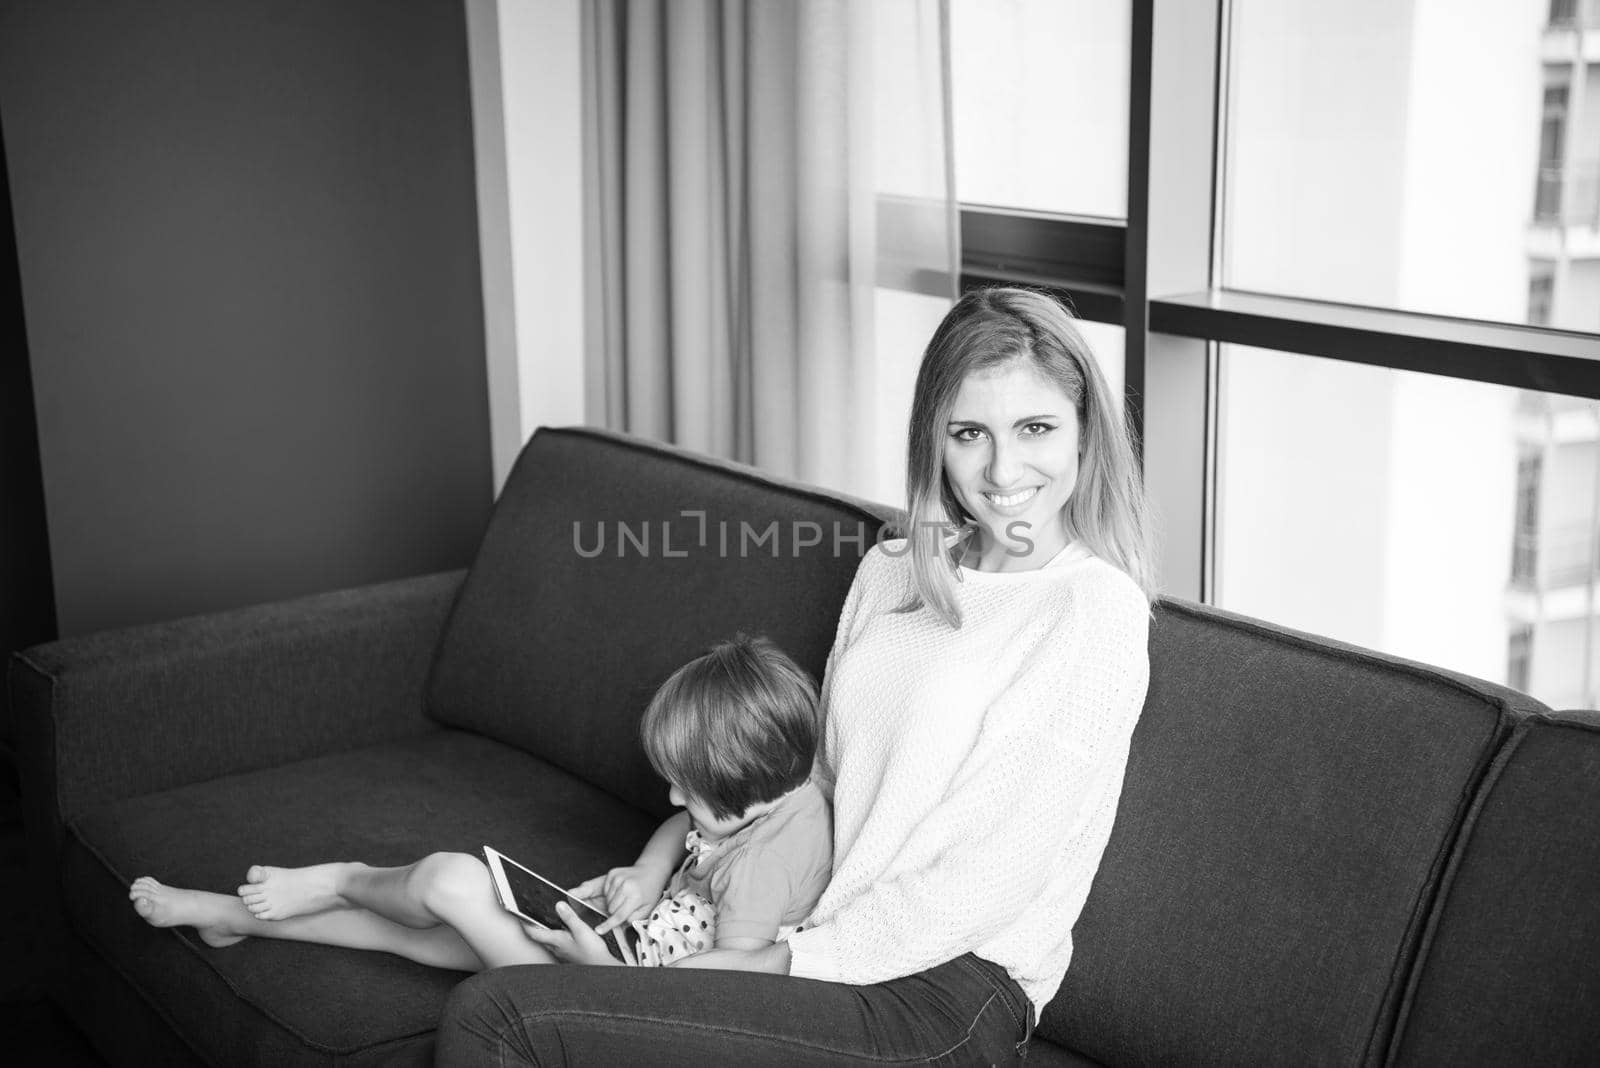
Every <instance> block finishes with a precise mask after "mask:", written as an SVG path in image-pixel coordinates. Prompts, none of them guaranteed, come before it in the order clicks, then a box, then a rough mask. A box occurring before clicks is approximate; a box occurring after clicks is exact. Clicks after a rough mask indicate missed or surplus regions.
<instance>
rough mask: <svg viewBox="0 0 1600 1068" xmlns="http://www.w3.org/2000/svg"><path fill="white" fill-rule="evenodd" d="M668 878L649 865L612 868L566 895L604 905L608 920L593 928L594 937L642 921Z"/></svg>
mask: <svg viewBox="0 0 1600 1068" xmlns="http://www.w3.org/2000/svg"><path fill="white" fill-rule="evenodd" d="M670 878H672V872H671V871H662V870H661V869H660V868H659V867H656V866H653V865H649V864H630V865H628V866H627V867H625V868H612V869H611V870H610V871H608V872H606V873H605V874H604V875H597V876H595V877H594V878H593V879H590V880H589V881H588V882H586V883H584V884H583V885H582V886H576V887H573V888H572V889H571V890H570V891H568V892H569V893H570V894H572V896H573V897H581V898H583V899H584V900H586V901H600V902H603V905H602V907H603V908H604V910H605V912H606V915H607V918H606V921H605V922H604V923H602V924H600V926H599V927H597V928H595V933H596V934H602V935H603V934H609V933H610V932H611V931H612V930H614V929H616V928H618V927H621V926H622V925H623V924H625V923H627V922H628V921H629V920H642V919H644V918H645V917H646V916H648V915H650V910H651V909H653V908H655V906H656V902H657V901H660V900H661V891H662V890H664V889H666V885H667V880H668V879H670Z"/></svg>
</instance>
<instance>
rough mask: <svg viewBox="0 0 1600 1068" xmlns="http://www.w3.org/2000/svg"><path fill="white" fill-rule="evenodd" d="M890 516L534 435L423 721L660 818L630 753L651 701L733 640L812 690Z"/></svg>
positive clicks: (656, 451) (657, 800)
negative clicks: (770, 649) (776, 655)
mask: <svg viewBox="0 0 1600 1068" xmlns="http://www.w3.org/2000/svg"><path fill="white" fill-rule="evenodd" d="M685 513H703V520H702V516H701V515H698V514H689V515H686V514H685ZM890 515H891V513H890V512H888V511H887V510H885V509H881V508H878V507H876V506H873V505H868V504H865V503H861V502H855V501H851V500H848V499H846V498H843V497H834V496H830V495H828V494H825V493H823V492H821V491H819V490H817V489H815V488H808V487H803V486H798V485H791V484H788V483H783V482H780V481H777V480H774V479H771V478H767V477H764V476H762V475H760V474H758V473H756V472H754V471H751V470H749V469H747V468H742V467H738V466H736V465H733V464H723V463H719V462H716V461H712V460H707V459H706V458H704V457H699V456H693V455H690V454H688V453H684V452H680V451H678V450H675V449H670V448H667V447H665V446H660V445H653V444H648V443H645V442H642V441H639V440H637V439H633V438H626V437H623V436H621V435H616V434H606V433H603V432H600V431H590V430H547V429H542V430H540V431H538V432H537V433H536V434H535V435H534V437H533V439H532V441H530V442H529V443H528V445H527V447H526V448H524V449H523V452H522V455H521V456H520V457H519V458H518V460H517V464H516V468H515V469H514V470H513V471H512V473H511V476H510V478H509V480H508V481H507V482H506V487H505V490H504V491H503V492H502V493H501V495H500V500H499V502H498V503H497V504H496V505H495V510H494V515H493V517H492V519H491V520H490V523H489V529H488V532H487V533H486V534H485V535H484V539H483V545H482V547H481V548H480V549H479V551H478V556H477V559H476V560H475V561H474V562H473V565H472V569H471V570H470V571H469V572H468V575H467V578H466V581H465V583H464V584H463V586H462V589H461V593H460V595H459V597H458V598H457V601H456V605H455V608H454V610H453V611H452V613H451V615H450V618H449V621H448V622H447V623H446V625H445V631H444V637H443V639H442V641H441V643H440V647H439V654H438V657H437V658H436V660H435V663H434V667H433V674H432V678H431V680H430V682H429V689H428V708H429V712H430V714H431V715H432V716H433V717H434V718H436V719H438V720H439V721H440V722H443V723H447V724H450V725H452V726H458V727H466V728H469V729H471V730H475V731H478V732H480V733H482V734H486V735H489V736H490V737H493V738H498V739H500V740H502V741H506V742H509V743H511V744H513V745H517V746H519V747H521V748H522V749H525V750H526V751H527V752H529V753H532V754H534V755H536V756H540V757H543V758H544V759H546V760H549V761H550V762H551V763H553V764H556V765H558V766H560V767H563V768H566V769H567V770H568V771H571V772H573V773H574V774H576V775H579V776H581V777H582V778H584V779H586V780H588V781H590V782H593V783H595V784H596V785H599V786H601V787H603V788H605V789H607V790H609V791H611V792H612V793H614V794H616V795H617V796H618V797H621V798H625V799H627V800H629V801H632V802H633V803H635V804H638V805H641V806H644V807H646V808H648V809H650V810H651V811H652V812H656V813H658V814H664V813H666V812H667V811H669V806H668V805H667V800H666V789H665V787H664V786H662V785H661V781H660V780H659V779H658V778H656V776H655V774H654V773H653V772H652V771H651V769H650V765H649V762H648V761H647V760H646V759H645V756H644V751H643V749H642V748H641V747H640V745H639V743H638V738H637V734H638V722H639V717H640V714H641V713H642V712H643V711H644V707H645V704H646V703H647V702H648V701H649V699H650V696H651V694H652V693H654V692H655V689H656V687H657V686H659V685H660V684H661V682H662V681H663V680H664V679H665V678H666V677H667V676H668V675H669V674H671V673H672V671H673V670H674V669H676V668H677V667H678V666H679V665H681V664H683V663H684V662H685V661H686V660H688V659H690V658H691V657H694V656H696V655H698V654H700V653H702V652H704V651H705V649H706V647H707V646H708V645H709V644H711V643H712V642H715V641H718V640H721V639H724V638H730V637H732V636H733V635H734V634H735V633H736V632H739V631H744V632H747V633H752V634H765V635H767V636H768V637H770V638H771V639H772V640H773V641H775V642H776V643H777V644H778V645H779V646H781V647H782V648H783V649H785V650H786V651H787V652H788V653H789V654H790V655H791V656H793V657H794V658H795V659H796V660H798V661H799V662H800V664H801V665H802V666H804V667H805V668H806V669H807V670H809V671H810V672H812V674H813V675H814V676H816V677H817V678H818V680H819V681H820V679H821V675H822V670H823V667H824V665H825V663H826V661H827V656H828V649H829V647H830V646H831V645H832V643H833V636H834V631H835V629H836V625H837V623H838V618H839V608H840V606H841V605H842V604H843V603H844V597H845V594H846V593H847V592H848V591H849V589H850V581H851V579H852V578H853V577H854V576H855V571H856V567H857V565H858V564H859V563H860V558H861V556H862V555H863V554H864V553H865V552H866V550H867V549H868V548H870V547H871V546H872V544H873V540H874V539H875V538H876V536H877V531H878V528H879V526H880V525H881V523H882V522H883V520H885V519H886V518H888V517H889V516H890ZM702 532H703V533H704V537H702V536H701V535H702ZM808 543H810V544H808ZM591 553H592V554H593V555H589V554H591Z"/></svg>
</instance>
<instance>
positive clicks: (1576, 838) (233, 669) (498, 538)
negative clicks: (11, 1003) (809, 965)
mask: <svg viewBox="0 0 1600 1068" xmlns="http://www.w3.org/2000/svg"><path fill="white" fill-rule="evenodd" d="M427 506H428V505H427V502H418V505H417V520H418V521H419V522H426V521H427ZM889 518H891V514H890V512H889V511H888V510H886V509H883V508H880V507H877V506H874V505H870V504H866V503H863V502H858V501H851V500H847V499H844V498H840V497H838V496H835V495H832V494H828V493H825V492H823V491H820V490H817V489H814V488H809V487H804V486H797V485H793V484H787V483H781V482H778V481H775V480H772V479H769V478H766V477H764V476H762V475H759V474H757V473H755V472H753V471H749V470H747V469H744V468H739V467H735V466H733V465H728V464H723V463H719V462H715V461H711V460H707V459H704V458H701V457H696V456H693V455H689V454H686V453H683V452H680V451H677V450H673V449H668V448H663V447H661V446H657V445H652V444H647V443H645V442H641V441H637V440H633V439H629V438H625V437H621V436H618V435H613V434H606V433H601V432H596V431H589V430H575V429H574V430H542V431H540V432H539V433H538V434H537V435H535V437H534V438H533V440H532V441H531V442H530V443H529V445H528V446H527V447H526V449H525V450H524V452H523V455H522V456H521V458H520V460H519V462H518V464H517V466H516V469H515V471H514V472H513V473H512V475H511V478H510V480H509V481H508V484H507V486H506V488H505V490H504V492H503V494H502V497H501V499H500V501H499V503H498V504H497V506H496V510H495V513H494V516H493V518H492V520H491V522H490V524H489V529H488V531H487V533H486V535H485V537H484V541H483V544H482V547H481V549H480V552H479V555H478V557H477V559H476V561H475V562H474V564H473V566H472V567H471V569H470V570H469V571H467V572H466V573H464V574H461V573H455V574H446V575H434V576H426V577H421V578H416V579H411V580H407V581H402V582H395V583H390V584H386V585H382V586H376V587H370V588H366V589H359V590H352V591H347V592H342V593H336V594H330V595H325V596H319V597H313V598H308V599H304V600H298V601H292V602H286V603H281V604H275V605H268V606H264V607H259V608H251V609H245V610H240V611H234V612H228V613H223V614H220V615H216V616H209V617H202V618H195V619H189V620H183V621H179V622H175V623H167V624H161V625H156V626H149V627H142V628H137V629H133V630H127V631H119V632H110V633H103V634H97V635H91V636H87V637H83V638H78V639H73V640H70V641H63V642H57V643H53V644H50V645H44V646H39V647H36V648H33V649H30V650H27V651H26V652H24V653H21V654H18V655H17V656H16V657H15V658H14V660H13V662H12V664H11V667H10V673H9V689H10V697H11V701H12V710H13V713H14V714H15V716H16V717H17V722H18V727H19V739H20V740H19V744H20V749H21V760H20V763H21V766H22V770H23V774H24V804H25V821H26V825H27V831H28V835H29V845H30V850H31V854H32V858H33V863H34V865H35V873H34V880H33V882H34V885H35V886H36V887H37V888H38V890H39V891H40V893H39V902H38V907H39V917H40V923H41V925H42V926H43V930H44V934H45V936H46V937H48V938H50V939H51V940H52V944H53V945H55V946H56V947H58V952H57V953H56V954H54V960H55V962H56V964H57V974H56V975H54V976H53V977H52V978H53V984H52V989H53V992H54V996H55V997H56V998H57V999H58V1000H59V1002H60V1003H61V1005H62V1006H63V1007H64V1008H65V1009H66V1010H67V1011H68V1012H69V1013H70V1014H71V1015H72V1016H73V1017H74V1018H75V1019H76V1020H77V1021H78V1022H79V1023H80V1024H81V1025H82V1026H83V1028H84V1029H85V1030H86V1031H87V1032H88V1034H89V1035H90V1036H91V1038H92V1039H93V1040H94V1042H95V1044H96V1045H97V1046H98V1047H99V1049H100V1050H101V1051H102V1052H103V1053H104V1054H105V1055H106V1056H107V1057H108V1058H109V1059H110V1060H112V1061H113V1062H115V1063H127V1064H145V1063H157V1062H159V1063H164V1064H181V1063H193V1062H209V1063H212V1064H219V1065H250V1064H289V1063H296V1064H300V1063H303V1064H334V1063H338V1064H376V1063H426V1062H427V1061H428V1060H429V1059H430V1056H431V1052H432V1030H433V1027H434V1023H435V1021H436V1020H437V1019H438V1016H439V1012H440V1009H441V1006H442V1005H443V1004H444V1001H445V999H446V997H447V996H448V995H449V994H450V992H451V990H452V988H453V987H454V986H455V985H456V984H457V982H458V981H459V979H460V978H461V977H460V976H459V975H458V974H456V973H450V972H442V971H438V970H434V969H429V968H426V967H422V966H419V965H415V964H412V963H409V962H407V961H403V960H399V959H396V958H390V957H387V956H381V955H375V954H363V953H358V952H352V951H346V950H338V949H331V948H325V947H317V946H306V945H295V944H287V943H274V942H270V941H267V940H249V941H246V942H244V943H242V944H240V945H237V946H233V947H230V948H227V949H221V950H215V949H211V948H208V947H207V946H205V945H203V944H202V943H200V942H199V941H198V940H197V939H196V938H194V937H193V935H192V932H190V931H187V930H155V929H152V928H150V927H147V926H146V925H145V924H144V923H142V922H141V921H140V920H139V919H138V918H137V916H135V914H134V913H133V911H132V909H131V908H130V907H129V906H128V902H127V898H126V886H127V884H128V882H129V881H130V880H131V879H133V878H134V877H135V876H138V875H141V874H153V875H156V876H157V877H159V878H161V879H163V880H164V881H167V882H170V883H175V884H178V885H188V886H201V887H210V888H214V889H222V890H225V889H228V888H231V887H233V886H235V885H237V883H238V882H239V881H240V878H241V875H242V873H243V871H244V869H245V867H246V866H247V865H249V864H251V863H254V862H257V861H263V862H267V863H276V864H301V863H309V862H312V861H317V860H323V859H329V858H336V857H351V858H362V859H367V860H371V861H375V862H389V863H397V862H402V861H405V860H409V859H412V858H414V857H416V856H419V855H421V854H423V853H426V852H429V851H432V850H437V849H459V850H465V851H476V850H477V849H479V848H480V847H481V846H482V845H483V844H485V843H491V844H494V845H496V846H497V847H499V848H501V849H503V850H504V851H506V852H508V853H511V854H512V855H514V856H518V857H524V858H527V859H529V860H531V861H536V862H537V864H538V865H539V866H540V867H542V868H544V869H547V870H548V871H549V872H551V873H553V874H554V875H556V876H557V877H560V878H567V879H572V880H577V879H578V878H580V877H583V876H586V875H589V874H592V873H593V872H596V871H599V870H601V869H603V868H605V867H607V866H609V865H612V864H616V863H618V862H620V861H623V860H625V859H627V858H631V856H632V855H633V854H634V853H635V852H636V851H637V849H638V847H639V845H640V844H641V843H642V842H643V840H644V839H645V838H646V837H647V836H648V834H649V831H650V829H651V828H652V826H653V824H654V821H656V820H657V819H659V818H660V817H661V816H662V815H664V813H665V812H666V811H667V809H666V796H665V795H666V791H665V789H664V787H663V786H662V784H661V782H660V781H659V780H658V779H656V778H655V777H654V775H653V773H652V772H651V770H650V768H649V765H648V763H647V762H646V760H645V758H644V756H643V754H642V753H641V752H640V750H639V748H638V746H637V744H636V742H635V740H634V737H635V735H634V730H635V724H636V721H637V717H638V715H639V713H640V712H641V711H642V708H643V705H644V702H645V700H646V698H647V697H648V695H649V694H650V692H651V691H652V689H653V688H654V686H655V685H656V684H657V683H658V682H659V681H660V680H661V679H662V678H663V677H665V675H666V674H667V673H668V672H669V671H670V670H671V669H672V668H673V667H675V666H676V665H677V664H679V663H680V662H682V661H683V660H685V659H687V658H688V657H689V656H691V655H693V654H694V653H696V652H697V651H699V650H701V649H702V648H703V647H704V646H705V645H706V644H708V643H709V642H711V641H713V640H715V639H718V638H721V637H724V636H727V635H729V634H731V633H733V632H735V631H738V630H744V631H753V632H761V633H765V634H768V635H770V636H771V637H772V638H773V639H774V640H775V641H777V642H779V643H780V644H781V645H783V646H784V647H785V648H787V649H789V650H790V651H791V652H792V653H793V654H794V655H795V656H796V657H797V659H799V660H800V661H801V662H802V663H803V664H805V665H806V666H807V667H808V668H810V669H811V670H812V671H813V672H815V673H818V674H819V675H820V672H821V670H822V667H823V663H824V660H825V658H826V655H827V650H828V646H829V643H830V642H831V640H832V636H833V628H834V623H835V618H836V614H837V611H838V608H839V605H840V603H841V602H842V600H843V598H844V595H845V592H846V590H847V589H848V587H849V583H850V579H851V576H852V574H853V573H854V570H855V567H856V564H857V562H858V559H859V557H860V555H861V553H862V552H863V551H864V550H865V548H866V547H867V546H869V545H870V544H871V543H872V540H873V538H874V536H875V535H876V532H877V530H878V528H879V526H880V524H881V523H882V522H883V521H885V520H887V519H889ZM602 538H603V539H604V540H603V542H602V540H601V539H602ZM597 548H598V549H599V551H596V550H597ZM1150 641H1151V647H1150V651H1151V677H1152V682H1151V687H1150V694H1149V699H1148V701H1147V702H1146V706H1145V711H1144V714H1143V717H1142V719H1141V722H1140V725H1139V727H1138V730H1137V732H1136V734H1135V736H1134V740H1133V749H1132V755H1131V763H1130V766H1129V769H1128V775H1127V787H1126V791H1125V794H1124V797H1123V801H1122V806H1121V810H1120V812H1119V815H1118V819H1117V825H1116V829H1115V832H1114V834H1113V837H1112V840H1111V843H1110V846H1109V848H1108V850H1107V853H1106V856H1105V860H1104V863H1103V865H1102V868H1101V870H1100V873H1099V876H1098V877H1097V879H1096V882H1095V886H1094V891H1093V893H1092V894H1091V896H1090V899H1089V903H1088V906H1087V908H1086V910H1085V912H1084V913H1083V915H1082V917H1081V919H1080V921H1079V923H1078V926H1077V929H1076V930H1077V954H1076V957H1075V959H1074V961H1073V965H1072V968H1071V970H1070V971H1069V973H1068V975H1067V979H1066V983H1065V986H1064V987H1063V989H1062V991H1061V994H1060V995H1059V996H1058V997H1057V999H1056V1000H1055V1002H1054V1003H1053V1004H1052V1005H1051V1006H1050V1009H1049V1011H1048V1012H1046V1013H1045V1016H1044V1019H1043V1020H1042V1022H1041V1024H1040V1027H1039V1029H1038V1032H1037V1037H1036V1039H1035V1041H1034V1044H1033V1051H1032V1053H1031V1055H1030V1061H1032V1062H1034V1063H1040V1064H1106V1065H1134V1064H1215V1065H1247V1064H1282V1065H1310V1064H1330V1065H1379V1064H1400V1065H1413V1064H1415V1065H1456V1064H1467V1063H1473V1064H1477V1063H1482V1064H1512V1063H1537V1064H1592V1063H1595V1062H1596V1058H1597V1056H1600V846H1597V842H1600V717H1597V716H1596V715H1595V714H1594V713H1554V712H1551V711H1550V710H1548V709H1546V708H1544V707H1543V706H1541V705H1539V704H1538V703H1537V702H1535V701H1534V700H1532V699H1531V698H1529V697H1526V696H1524V695H1522V694H1519V693H1516V692H1514V691H1510V690H1507V689H1504V688H1502V687H1498V686H1494V685H1490V684H1488V683H1483V682H1479V681H1477V680H1473V679H1469V678H1464V677H1461V676H1457V675H1453V674H1450V673H1447V672H1443V671H1439V670H1436V669H1433V668H1429V667H1426V666H1423V665H1419V664H1411V663H1406V662H1403V661H1399V660H1395V659H1392V658H1388V657H1383V656H1379V655H1377V654H1374V653H1370V652H1367V651H1364V650H1361V649H1356V648H1351V647H1348V646H1343V645H1339V644H1336V643H1333V642H1329V641H1324V640H1321V639H1318V638H1315V637H1311V636H1308V635H1303V634H1297V633H1292V632H1289V631H1285V630H1283V629H1281V628H1277V627H1272V626H1269V625H1267V624H1264V623H1260V622H1256V621H1254V620H1250V619H1246V618H1241V617H1238V616H1234V615H1230V614H1227V613H1223V612H1218V611H1214V610H1211V609H1208V608H1204V607H1200V606H1197V605H1193V604H1187V603H1183V602H1180V601H1174V600H1167V601H1163V602H1162V603H1161V604H1159V605H1158V606H1157V608H1156V611H1155V618H1154V620H1153V623H1152V628H1151V640H1150ZM796 981H797V980H796ZM652 1061H653V1062H654V1063H670V1062H671V1058H670V1056H669V1051H666V1050H658V1051H655V1054H654V1055H653V1056H652Z"/></svg>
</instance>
